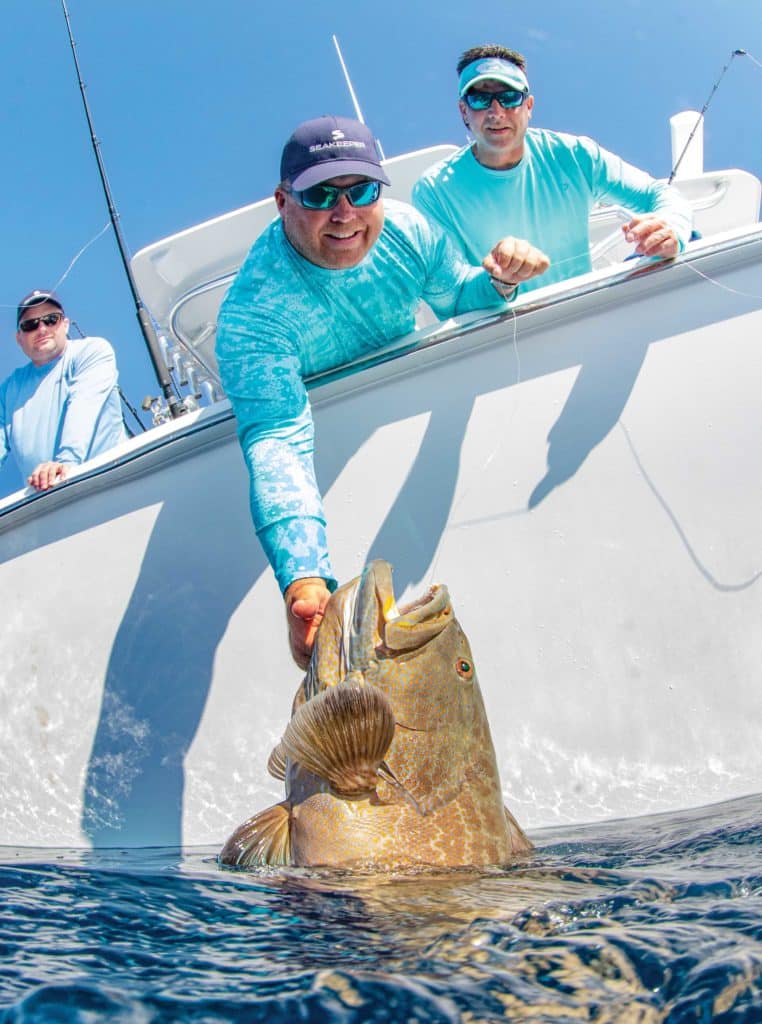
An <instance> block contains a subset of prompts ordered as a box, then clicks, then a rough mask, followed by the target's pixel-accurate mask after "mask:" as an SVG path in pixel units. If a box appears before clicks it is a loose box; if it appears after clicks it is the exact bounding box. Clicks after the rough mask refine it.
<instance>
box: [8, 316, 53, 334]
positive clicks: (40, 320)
mask: <svg viewBox="0 0 762 1024" xmlns="http://www.w3.org/2000/svg"><path fill="white" fill-rule="evenodd" d="M63 318H64V315H63V313H46V314H45V316H33V317H30V318H29V320H21V321H20V323H19V330H20V331H23V332H24V334H31V333H32V331H36V330H37V328H38V327H39V326H40V324H45V326H46V327H55V325H56V324H57V323H60V322H61V320H63Z"/></svg>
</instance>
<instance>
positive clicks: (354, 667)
mask: <svg viewBox="0 0 762 1024" xmlns="http://www.w3.org/2000/svg"><path fill="white" fill-rule="evenodd" d="M345 614H346V619H345V624H344V625H345V628H344V631H343V633H344V639H345V640H348V643H347V644H346V649H345V665H346V668H347V670H348V671H357V672H363V671H365V670H367V668H368V667H369V666H370V665H371V664H372V663H373V662H375V661H377V660H378V658H379V657H382V658H383V657H389V656H393V655H395V654H404V653H405V652H408V651H409V652H412V651H414V650H416V649H418V648H420V647H423V646H424V645H425V644H426V643H428V641H429V640H431V639H433V638H434V637H435V636H437V635H438V634H439V633H440V632H441V631H442V630H443V629H444V628H445V626H447V625H448V623H449V622H450V621H452V608H451V605H450V595H449V593H448V590H447V587H446V586H444V585H439V584H437V585H434V586H431V587H429V589H428V590H427V591H426V593H424V594H422V595H421V597H419V598H416V599H415V600H413V601H409V602H407V603H405V604H403V605H398V604H397V600H396V598H395V596H394V586H393V582H392V567H391V566H390V565H389V563H388V562H384V561H383V560H381V559H378V560H376V561H373V562H370V563H369V564H368V565H367V566H366V568H365V571H364V572H363V574H362V576H361V577H360V579H359V580H358V583H357V587H356V590H355V594H354V600H353V601H352V602H350V603H349V606H348V607H347V609H346V611H345ZM350 617H351V621H349V620H350Z"/></svg>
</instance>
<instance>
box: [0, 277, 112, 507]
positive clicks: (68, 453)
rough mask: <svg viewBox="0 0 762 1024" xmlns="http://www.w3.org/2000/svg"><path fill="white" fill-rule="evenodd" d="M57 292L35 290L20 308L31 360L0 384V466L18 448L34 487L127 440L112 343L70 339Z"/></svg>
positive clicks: (22, 343)
mask: <svg viewBox="0 0 762 1024" xmlns="http://www.w3.org/2000/svg"><path fill="white" fill-rule="evenodd" d="M68 331H69V321H68V319H67V318H66V314H65V313H64V308H63V306H62V304H61V300H60V299H59V298H58V296H57V295H55V294H54V293H53V292H51V291H48V290H43V289H36V290H35V291H33V292H30V293H29V294H28V295H25V296H24V298H23V299H22V300H21V301H20V302H19V305H18V309H17V311H16V341H17V342H18V345H19V347H20V348H21V351H22V352H23V353H24V355H25V356H26V357H27V359H28V360H29V362H28V363H27V364H26V365H25V366H22V367H20V368H19V369H18V370H14V372H13V373H12V374H11V375H10V377H7V378H6V379H5V380H4V381H3V382H2V384H0V466H1V465H2V464H3V463H4V462H5V459H6V458H7V456H8V453H9V452H12V453H13V456H14V458H15V460H16V463H17V465H18V467H19V470H20V471H21V474H22V476H23V477H24V478H25V480H26V482H27V483H28V484H29V486H30V487H33V488H34V489H35V490H36V491H46V490H48V489H49V488H50V487H53V486H54V485H55V484H57V483H60V482H61V481H62V480H65V479H66V477H67V475H68V472H69V468H70V467H71V466H76V465H79V464H80V463H82V462H85V461H86V460H87V459H91V458H93V457H94V456H96V455H100V454H101V452H105V451H108V450H109V449H110V448H113V447H114V445H117V444H119V443H120V442H121V441H124V440H126V437H127V434H126V431H125V428H124V421H123V419H122V409H121V403H120V400H119V390H118V387H117V377H118V374H117V369H116V359H115V358H114V350H113V349H112V347H111V345H110V344H109V343H108V342H107V341H106V339H105V338H78V339H73V340H72V339H70V338H69V335H68Z"/></svg>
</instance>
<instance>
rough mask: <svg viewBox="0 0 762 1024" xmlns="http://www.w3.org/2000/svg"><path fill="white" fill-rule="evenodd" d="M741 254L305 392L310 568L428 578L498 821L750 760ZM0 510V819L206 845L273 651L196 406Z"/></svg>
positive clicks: (270, 702)
mask: <svg viewBox="0 0 762 1024" xmlns="http://www.w3.org/2000/svg"><path fill="white" fill-rule="evenodd" d="M760 267H762V235H761V234H760V233H759V232H757V233H754V232H747V234H746V236H745V238H744V239H742V240H741V241H740V242H737V243H736V244H732V245H730V244H729V245H726V246H722V245H718V246H715V247H714V248H708V249H707V251H706V253H705V255H704V256H695V257H691V258H690V259H688V258H683V259H682V260H681V261H680V262H679V263H678V264H676V265H673V266H671V267H666V268H661V269H658V270H657V271H655V272H649V273H647V274H644V275H642V276H635V277H634V278H632V279H630V280H626V281H624V282H621V283H616V284H612V286H610V287H607V286H606V285H607V284H608V279H607V278H606V276H605V275H598V277H599V278H600V282H601V284H600V286H598V287H590V288H581V289H572V290H571V291H568V290H567V291H565V290H564V289H563V288H561V287H558V288H556V289H554V290H552V294H551V295H550V299H549V300H548V304H547V305H542V306H541V307H540V308H537V309H528V310H525V311H524V312H523V313H521V314H520V315H519V316H517V317H516V318H515V319H514V318H512V317H510V316H509V317H506V318H502V319H500V318H487V319H486V320H483V321H480V322H479V324H478V325H476V326H473V325H472V326H471V327H466V328H465V329H464V330H462V331H460V332H454V333H455V334H456V335H459V336H455V337H452V338H451V339H450V340H441V341H439V342H438V343H436V344H429V345H427V346H425V347H422V348H419V349H416V350H415V351H408V352H407V353H406V354H401V355H399V354H398V355H397V356H396V357H394V358H390V359H388V360H387V361H383V362H381V363H380V364H379V365H376V366H371V367H369V368H366V369H363V370H361V371H358V372H354V373H351V374H349V373H344V374H338V375H336V378H335V379H333V380H327V381H326V382H324V383H320V384H319V385H318V386H316V387H315V388H314V390H313V391H312V399H313V406H314V411H315V420H316V428H317V449H318V453H319V458H318V463H317V469H318V477H319V480H320V482H321V486H322V488H323V491H324V494H325V504H326V511H327V516H328V522H329V537H330V542H331V548H332V553H333V558H334V569H335V571H336V573H337V575H338V576H339V577H340V579H342V580H345V579H348V578H350V577H352V576H354V575H356V574H357V573H358V572H359V571H360V569H361V568H362V565H363V563H364V561H365V560H366V559H367V558H368V557H376V556H377V557H383V558H386V559H388V560H389V561H390V562H391V563H392V564H393V565H394V566H395V582H396V585H397V592H398V597H399V598H402V597H403V596H404V595H407V596H409V597H412V596H415V595H416V594H417V593H419V592H420V591H422V590H423V589H425V587H427V586H428V585H429V584H430V583H432V582H435V581H440V582H445V583H447V585H448V587H449V589H450V592H451V595H452V597H453V602H454V605H455V609H456V613H457V615H458V618H459V619H460V621H461V623H462V625H463V627H464V629H465V630H466V633H467V634H468V636H469V638H470V640H471V645H472V648H473V651H474V656H475V661H476V666H477V671H478V674H479V680H480V684H481V687H482V690H483V692H484V695H485V700H486V704H487V709H488V713H489V717H490V723H491V728H492V735H493V738H494V741H495V746H496V750H497V754H498V759H499V764H500V769H501V774H502V780H503V785H504V789H505V795H506V803H507V804H508V806H509V807H510V808H511V810H512V811H513V812H514V814H515V815H516V817H517V818H518V819H519V821H520V822H521V823H522V825H524V826H525V827H528V828H533V827H539V826H543V825H551V824H560V823H565V822H581V821H590V820H596V819H601V818H609V817H619V816H632V815H638V814H647V813H652V812H654V811H661V810H674V809H678V808H684V807H687V806H696V805H701V804H704V803H708V802H712V801H716V800H722V799H727V798H731V797H736V796H740V795H743V794H746V793H749V792H754V791H757V790H759V789H760V782H761V781H762V745H760V743H759V736H760V734H761V732H762V710H761V702H760V695H759V694H760V691H759V682H758V680H759V665H760V663H762V635H761V631H760V629H759V623H760V620H761V618H762V614H761V613H762V579H761V578H760V577H761V576H762V550H761V549H760V544H759V523H760V514H761V513H762V473H760V454H759V439H760V437H762V403H760V394H761V393H762V298H761V297H760V296H761V295H762V274H760ZM697 271H698V272H700V273H697ZM700 275H708V276H709V277H710V278H711V281H709V280H707V279H706V278H705V277H703V276H700ZM616 277H617V275H612V280H614V279H615V278H616ZM450 333H451V334H452V333H453V332H450ZM514 333H515V339H514ZM441 336H442V337H445V338H446V337H447V331H446V330H445V332H444V335H441ZM0 531H1V532H0V544H1V545H2V549H1V550H2V564H1V565H0V580H1V581H2V593H3V594H4V595H5V601H6V612H5V615H4V617H3V625H2V631H3V658H2V679H0V721H1V723H2V724H0V737H1V739H2V742H1V743H0V781H1V785H2V804H1V806H0V842H2V843H3V844H6V845H16V846H23V845H26V846H56V847H61V846H87V845H95V846H145V845H174V844H180V843H182V844H194V845H195V844H209V843H213V844H216V843H220V844H221V843H222V841H223V840H224V839H225V838H226V837H227V835H228V834H229V833H230V831H232V829H233V828H234V827H235V826H236V825H237V824H239V823H240V822H241V821H242V820H243V819H244V818H246V817H247V816H249V815H250V814H251V813H252V812H253V811H255V810H257V809H260V808H262V807H264V806H266V805H267V804H269V803H272V802H274V801H276V800H278V799H280V798H281V797H282V788H281V784H280V783H278V782H276V781H275V780H273V779H271V778H269V776H267V774H266V770H265V766H266V762H267V757H268V754H269V752H270V749H271V747H272V745H273V744H274V742H275V741H276V740H277V739H278V738H279V736H280V734H281V732H282V730H283V727H284V725H285V722H286V720H287V718H288V715H289V711H290V704H291V700H292V696H293V693H294V690H295V688H296V686H297V684H298V682H299V678H300V673H299V671H298V670H297V669H296V667H295V666H294V665H293V663H291V662H290V660H289V657H288V653H287V646H286V640H285V624H284V616H283V610H282V602H281V599H280V596H279V594H278V591H277V588H276V586H275V583H274V580H273V578H272V574H271V573H270V570H269V568H267V566H266V563H265V560H264V557H263V555H262V552H261V550H260V548H259V545H258V542H257V540H256V537H255V535H254V532H253V528H252V526H251V523H250V519H249V512H248V500H247V480H246V473H245V468H244V464H243V459H242V456H241V454H240V451H239V448H238V444H237V441H236V438H235V432H234V422H233V420H232V418H231V416H230V413H229V411H228V409H227V406H225V405H222V406H215V407H213V408H212V409H210V410H206V411H204V412H203V413H201V414H197V415H195V416H193V417H191V418H189V419H188V420H187V421H184V422H181V421H176V422H175V423H173V424H168V425H166V426H165V427H162V428H159V429H158V430H157V431H154V432H151V434H150V435H146V436H145V437H144V438H140V439H135V440H134V441H132V442H130V443H128V445H126V446H125V448H124V449H123V450H120V451H118V452H116V453H114V454H113V456H112V457H111V458H105V457H104V458H103V459H101V460H100V461H99V463H98V464H96V466H95V468H94V469H88V470H87V471H83V472H82V474H81V475H79V476H78V477H75V478H74V479H73V480H72V481H71V482H70V483H67V484H66V485H64V486H63V487H61V488H59V489H58V490H57V491H56V492H53V493H51V494H49V495H45V496H43V497H40V498H37V499H35V500H33V501H31V502H28V503H19V502H16V501H13V500H11V501H9V502H6V503H5V504H4V505H3V506H0Z"/></svg>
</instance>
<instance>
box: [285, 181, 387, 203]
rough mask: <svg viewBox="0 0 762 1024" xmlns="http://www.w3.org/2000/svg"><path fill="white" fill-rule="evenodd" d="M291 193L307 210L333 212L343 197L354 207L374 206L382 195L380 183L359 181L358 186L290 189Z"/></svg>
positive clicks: (317, 186)
mask: <svg viewBox="0 0 762 1024" xmlns="http://www.w3.org/2000/svg"><path fill="white" fill-rule="evenodd" d="M288 191H289V193H290V194H291V195H292V196H293V197H294V199H296V201H297V203H299V204H300V206H304V207H305V208H306V209H307V210H332V209H333V208H334V206H335V205H336V204H337V203H338V201H339V199H341V197H342V196H346V197H347V199H348V200H349V202H350V204H351V205H352V206H372V204H373V203H375V202H377V200H378V197H379V196H380V195H381V182H380V181H358V182H357V184H356V185H346V186H344V187H340V186H339V185H312V186H311V187H310V188H305V189H302V191H301V192H298V191H297V190H296V189H289V190H288Z"/></svg>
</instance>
